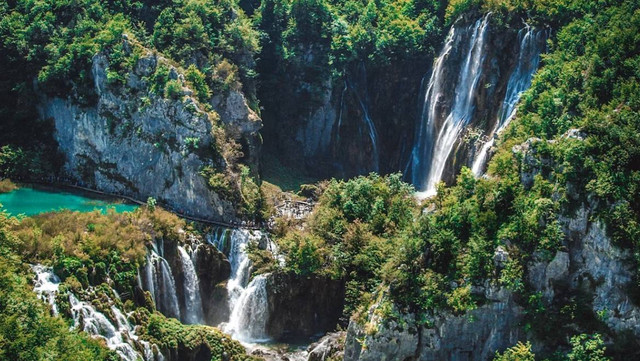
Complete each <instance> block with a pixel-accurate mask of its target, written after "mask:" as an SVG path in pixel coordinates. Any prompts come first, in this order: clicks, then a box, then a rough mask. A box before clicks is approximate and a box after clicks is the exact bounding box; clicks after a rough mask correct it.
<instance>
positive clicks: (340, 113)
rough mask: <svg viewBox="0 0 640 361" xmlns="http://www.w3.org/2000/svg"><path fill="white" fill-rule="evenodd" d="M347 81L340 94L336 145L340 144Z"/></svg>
mask: <svg viewBox="0 0 640 361" xmlns="http://www.w3.org/2000/svg"><path fill="white" fill-rule="evenodd" d="M348 88H349V87H348V86H347V81H346V80H345V81H344V87H343V88H342V92H341V93H340V111H339V112H338V126H337V129H336V144H339V143H340V129H341V128H342V112H343V111H344V93H346V92H347V89H348Z"/></svg>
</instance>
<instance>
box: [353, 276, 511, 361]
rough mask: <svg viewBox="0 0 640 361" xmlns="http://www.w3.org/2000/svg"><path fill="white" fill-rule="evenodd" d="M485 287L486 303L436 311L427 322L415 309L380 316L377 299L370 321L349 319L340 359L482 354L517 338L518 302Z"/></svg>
mask: <svg viewBox="0 0 640 361" xmlns="http://www.w3.org/2000/svg"><path fill="white" fill-rule="evenodd" d="M484 293H485V297H487V300H488V301H489V302H488V303H487V304H485V305H483V306H481V307H478V308H477V309H475V310H473V311H470V312H468V313H467V314H465V315H461V316H455V315H452V314H449V313H440V314H438V315H436V316H434V317H433V318H432V319H431V320H430V322H429V323H430V324H431V325H432V326H430V327H428V326H424V325H421V324H420V323H419V322H417V320H416V318H415V315H413V314H405V315H402V316H401V317H400V318H399V319H393V320H389V319H386V320H383V319H382V318H381V317H380V316H379V315H378V314H377V312H376V311H377V308H378V304H375V305H373V306H372V307H371V308H370V309H369V313H368V315H367V320H366V323H365V324H368V325H366V326H365V325H362V324H359V323H357V322H355V321H351V322H350V323H349V328H348V330H347V339H346V343H345V351H344V359H345V360H486V359H488V358H489V357H490V356H491V355H493V354H494V353H495V351H496V350H498V349H503V348H506V347H508V346H511V345H512V344H514V343H515V342H517V340H518V339H519V337H520V336H521V332H520V331H519V330H518V327H517V326H518V323H519V321H520V320H521V318H522V308H521V307H520V306H518V305H517V304H516V303H515V302H514V300H513V297H512V295H511V294H510V293H509V292H507V291H505V290H498V289H494V288H492V287H487V288H486V290H485V291H484ZM372 329H373V331H372Z"/></svg>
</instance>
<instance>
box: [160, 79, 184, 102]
mask: <svg viewBox="0 0 640 361" xmlns="http://www.w3.org/2000/svg"><path fill="white" fill-rule="evenodd" d="M182 96H183V92H182V83H180V81H179V80H169V81H167V83H166V84H165V86H164V97H165V98H169V99H174V100H178V99H181V98H182Z"/></svg>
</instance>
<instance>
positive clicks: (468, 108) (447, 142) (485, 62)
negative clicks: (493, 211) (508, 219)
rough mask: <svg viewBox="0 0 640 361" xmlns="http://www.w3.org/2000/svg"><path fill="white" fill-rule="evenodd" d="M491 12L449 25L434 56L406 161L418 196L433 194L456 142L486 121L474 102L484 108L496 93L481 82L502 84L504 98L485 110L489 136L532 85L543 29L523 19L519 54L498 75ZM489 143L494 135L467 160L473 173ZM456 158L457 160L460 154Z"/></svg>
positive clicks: (479, 167)
mask: <svg viewBox="0 0 640 361" xmlns="http://www.w3.org/2000/svg"><path fill="white" fill-rule="evenodd" d="M490 17H491V13H488V14H486V15H485V16H484V17H482V18H481V19H479V20H477V21H476V22H475V23H473V24H472V25H470V26H468V27H461V26H452V27H451V29H450V31H449V34H448V35H447V39H446V42H445V45H444V47H443V49H442V51H441V52H440V55H439V56H438V58H437V59H436V60H435V62H434V65H433V69H432V72H431V76H430V78H429V82H428V85H427V87H426V90H425V93H424V94H425V95H424V99H423V101H422V111H421V116H420V119H419V124H418V127H417V131H416V137H415V144H414V147H413V150H412V152H411V158H410V161H409V164H408V169H409V168H410V172H411V180H412V183H413V184H414V185H415V186H416V188H417V189H419V190H420V192H419V193H418V196H423V197H426V196H431V195H433V194H435V192H436V189H435V187H436V185H437V183H438V182H439V181H440V180H442V178H443V175H445V174H444V173H445V169H448V168H447V167H448V166H450V165H451V164H450V163H451V162H456V160H455V159H454V158H455V157H454V155H456V156H457V155H458V153H456V152H457V151H458V146H457V145H458V144H460V138H461V136H462V134H463V131H464V130H465V128H466V127H467V126H469V125H470V124H477V123H479V122H480V121H486V120H483V119H484V118H483V119H479V117H485V116H486V115H484V114H485V113H484V111H485V110H483V113H478V114H476V107H478V106H479V105H480V106H483V107H484V108H483V109H486V108H487V106H490V105H491V104H493V101H494V100H493V99H492V98H491V96H492V95H491V94H495V93H493V91H487V90H485V88H484V87H488V88H490V87H492V86H494V85H496V83H495V80H491V79H498V80H497V82H498V83H497V84H498V85H502V84H504V86H505V87H504V88H498V89H506V90H505V94H504V98H503V99H500V100H501V102H497V103H498V104H500V107H499V108H498V107H497V106H496V107H495V111H493V112H492V111H491V110H489V112H492V113H490V114H489V115H488V117H489V119H488V120H489V124H490V129H486V130H485V134H487V135H488V136H489V138H493V137H494V136H495V134H497V133H498V132H500V131H501V130H502V129H503V128H504V127H505V126H506V125H508V123H509V121H510V120H511V118H512V117H513V115H514V113H515V109H516V106H517V103H518V101H519V100H520V96H521V94H522V92H523V91H524V90H526V89H527V88H528V87H529V86H530V85H531V78H532V76H533V74H534V73H535V71H536V70H537V67H538V64H539V60H540V53H541V43H543V42H541V39H542V40H543V39H544V38H545V37H546V35H545V33H544V32H543V31H537V30H534V29H532V28H531V27H530V26H528V25H525V27H524V28H523V29H521V30H520V31H519V32H518V46H519V47H518V48H517V51H518V52H517V54H518V58H517V61H515V62H513V63H512V64H514V66H513V70H512V71H511V70H509V71H505V75H504V76H502V75H501V73H500V69H496V68H495V64H496V63H495V61H496V60H495V56H496V55H494V53H493V52H492V47H491V46H489V44H494V43H495V42H492V41H490V40H488V38H489V36H490V35H489V23H490V21H489V20H490ZM515 50H516V49H514V53H515ZM484 69H488V70H487V71H486V74H483V70H484ZM509 72H511V73H509ZM507 76H508V77H507ZM484 79H488V80H484ZM500 79H502V80H500ZM485 83H487V84H485ZM488 88H487V89H488ZM496 91H500V90H496ZM500 94H501V93H500ZM485 95H487V96H488V97H489V98H487V99H484V98H483V99H484V100H483V101H487V102H489V103H487V104H484V103H482V104H480V103H478V99H480V97H483V96H485ZM500 96H502V95H500ZM494 97H495V95H494ZM494 99H495V98H494ZM495 100H498V99H495ZM492 144H493V139H491V140H489V141H487V142H486V143H485V144H484V145H483V146H482V147H481V149H480V150H479V151H478V152H476V155H475V159H473V160H472V161H471V160H470V161H469V164H470V165H472V170H473V171H474V173H475V174H480V173H481V172H482V168H483V167H484V164H485V162H486V158H487V154H488V152H489V149H490V148H491V146H492ZM456 164H460V162H459V160H458V161H457V163H456ZM446 176H447V177H448V176H449V174H447V175H446Z"/></svg>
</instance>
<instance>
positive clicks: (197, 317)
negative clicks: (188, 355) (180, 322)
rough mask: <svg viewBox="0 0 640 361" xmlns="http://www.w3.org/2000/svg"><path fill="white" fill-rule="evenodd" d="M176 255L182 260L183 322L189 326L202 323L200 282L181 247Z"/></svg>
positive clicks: (187, 255) (189, 257) (188, 257)
mask: <svg viewBox="0 0 640 361" xmlns="http://www.w3.org/2000/svg"><path fill="white" fill-rule="evenodd" d="M178 254H179V255H180V259H181V260H182V267H183V272H184V298H185V306H186V314H185V315H184V318H185V322H186V323H189V324H195V323H202V320H203V319H204V316H203V311H202V300H201V299H200V281H199V280H198V275H197V274H196V269H195V267H194V265H193V262H192V260H191V256H189V254H188V253H187V251H186V250H185V249H184V247H182V246H178Z"/></svg>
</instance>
